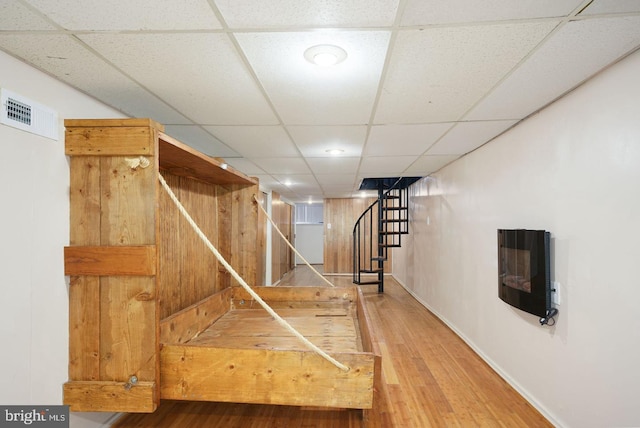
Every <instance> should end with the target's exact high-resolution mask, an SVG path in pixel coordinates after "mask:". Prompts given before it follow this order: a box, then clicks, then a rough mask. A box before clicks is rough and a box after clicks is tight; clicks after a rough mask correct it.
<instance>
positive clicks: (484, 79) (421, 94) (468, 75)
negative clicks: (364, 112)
mask: <svg viewBox="0 0 640 428" xmlns="http://www.w3.org/2000/svg"><path fill="white" fill-rule="evenodd" d="M555 26H556V23H555V22H535V23H523V24H517V25H516V24H501V25H481V26H474V27H450V28H427V29H425V30H423V31H418V30H411V31H402V32H400V33H399V34H398V38H397V41H396V46H395V49H394V53H393V55H392V56H391V62H390V64H389V70H388V74H387V79H386V81H385V83H384V90H383V91H382V95H381V98H380V103H379V106H378V110H377V113H376V120H375V123H376V124H393V123H420V122H448V121H454V120H457V119H459V118H460V116H461V115H462V114H464V113H465V112H466V111H467V110H468V109H469V108H470V107H471V106H472V105H473V104H475V103H476V102H477V101H478V100H479V99H480V98H481V97H482V96H483V95H484V94H485V92H486V91H487V90H489V89H491V88H492V87H493V86H494V85H495V84H497V83H498V82H499V81H500V79H502V78H503V77H504V76H505V75H506V74H507V73H509V71H510V70H511V69H512V68H513V67H514V66H515V65H516V64H518V62H520V61H521V60H522V59H523V58H524V57H525V56H526V55H527V54H528V53H529V52H530V51H531V49H533V48H534V47H535V46H536V45H537V44H538V43H539V42H540V41H541V40H542V39H543V38H544V37H545V36H546V35H547V34H548V33H549V32H550V31H551V30H552V29H553V28H554V27H555Z"/></svg>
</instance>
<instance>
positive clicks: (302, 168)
mask: <svg viewBox="0 0 640 428" xmlns="http://www.w3.org/2000/svg"><path fill="white" fill-rule="evenodd" d="M251 160H252V161H253V162H254V163H255V164H256V165H258V166H259V167H260V168H262V169H263V170H265V171H267V172H268V173H269V174H311V171H310V170H309V167H307V164H306V163H305V161H304V160H303V159H302V158H257V159H251Z"/></svg>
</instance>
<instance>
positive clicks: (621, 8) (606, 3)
mask: <svg viewBox="0 0 640 428" xmlns="http://www.w3.org/2000/svg"><path fill="white" fill-rule="evenodd" d="M630 12H640V1H638V0H595V1H594V2H593V3H591V4H589V6H588V7H587V8H586V9H585V10H583V11H582V12H580V15H597V14H605V13H630Z"/></svg>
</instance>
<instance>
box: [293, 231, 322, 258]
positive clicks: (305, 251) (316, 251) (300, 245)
mask: <svg viewBox="0 0 640 428" xmlns="http://www.w3.org/2000/svg"><path fill="white" fill-rule="evenodd" d="M295 247H296V250H298V251H299V252H300V254H302V257H304V258H305V259H306V260H307V261H308V262H309V263H310V264H312V265H321V264H323V263H324V225H323V224H296V242H295ZM296 264H298V265H301V264H305V263H304V260H302V259H301V258H300V256H298V255H297V254H296Z"/></svg>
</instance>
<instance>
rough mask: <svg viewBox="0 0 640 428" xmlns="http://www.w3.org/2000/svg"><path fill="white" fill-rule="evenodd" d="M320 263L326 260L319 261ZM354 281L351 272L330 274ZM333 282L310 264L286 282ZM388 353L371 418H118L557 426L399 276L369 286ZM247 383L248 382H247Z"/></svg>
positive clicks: (327, 414) (301, 412) (183, 409)
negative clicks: (379, 288)
mask: <svg viewBox="0 0 640 428" xmlns="http://www.w3.org/2000/svg"><path fill="white" fill-rule="evenodd" d="M314 267H315V268H316V269H320V267H318V266H314ZM328 278H329V279H330V281H331V282H333V283H334V284H335V285H337V286H351V285H353V284H352V283H351V276H339V275H332V276H328ZM278 285H281V286H285V285H297V286H303V285H315V286H317V285H326V283H324V282H323V281H322V279H321V278H318V277H317V276H316V275H315V274H313V273H312V272H311V270H310V269H309V268H308V267H306V266H303V267H297V268H296V269H295V270H294V271H292V272H290V273H289V274H287V275H286V276H285V277H284V278H283V280H282V281H281V282H280V283H279V284H278ZM363 291H364V296H365V301H366V306H367V309H368V311H369V314H370V316H371V321H372V323H373V329H374V332H375V335H376V338H377V339H378V341H379V343H380V349H381V352H382V382H381V384H382V385H381V388H380V390H379V391H377V395H376V403H375V408H374V409H373V411H372V412H370V417H369V420H368V421H367V422H366V424H365V423H364V422H363V421H362V413H361V412H359V411H355V410H335V409H324V408H299V407H291V406H272V405H254V404H233V403H202V402H177V401H163V402H162V403H161V405H160V407H159V408H158V410H157V411H156V412H155V413H152V414H129V415H125V416H123V417H122V418H120V419H119V420H118V422H117V423H116V424H115V426H116V427H120V428H132V427H158V428H161V427H167V428H169V427H176V428H178V427H180V428H182V427H225V428H228V427H242V428H259V427H263V428H266V427H283V428H285V427H286V428H297V427H300V428H302V427H317V428H339V427H340V428H341V427H364V426H367V427H376V428H377V427H380V428H388V427H410V428H414V427H415V428H423V427H464V428H466V427H509V428H512V427H536V428H538V427H551V426H552V425H551V424H550V423H549V422H548V421H547V420H545V418H544V417H543V416H542V415H541V414H540V413H539V412H538V411H536V410H535V409H534V408H533V407H532V406H531V405H530V404H529V403H528V402H527V401H525V400H524V398H522V397H521V396H520V395H519V394H518V393H517V392H516V391H515V390H514V389H513V388H512V387H511V386H509V385H508V384H507V383H506V382H505V381H504V380H503V379H502V378H501V377H500V376H498V374H496V373H495V372H494V371H493V370H492V369H491V368H490V367H489V366H488V365H487V364H486V363H485V362H484V361H482V360H481V359H480V357H478V356H477V355H476V354H475V353H474V352H473V351H472V350H471V349H470V348H469V347H468V346H467V345H466V344H465V343H464V342H463V341H462V340H461V339H460V338H459V337H458V336H457V335H456V334H455V333H453V331H451V330H450V329H449V328H448V327H447V326H446V325H445V324H443V323H442V322H441V321H440V320H439V319H438V318H436V317H435V316H434V315H433V314H432V313H431V312H429V311H428V310H427V309H425V308H424V307H423V306H422V305H421V304H420V303H418V302H417V301H416V300H415V299H414V298H413V297H412V296H411V295H410V294H409V293H407V292H406V291H405V290H404V289H403V288H402V287H401V286H400V285H399V284H398V283H397V282H396V281H394V280H393V279H392V278H390V277H386V279H385V292H384V294H378V293H377V286H363ZM239 387H241V386H239Z"/></svg>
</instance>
